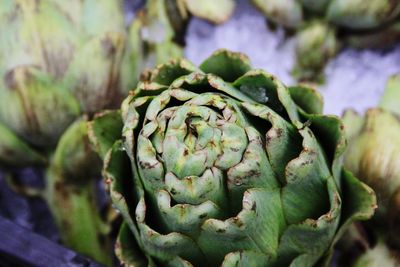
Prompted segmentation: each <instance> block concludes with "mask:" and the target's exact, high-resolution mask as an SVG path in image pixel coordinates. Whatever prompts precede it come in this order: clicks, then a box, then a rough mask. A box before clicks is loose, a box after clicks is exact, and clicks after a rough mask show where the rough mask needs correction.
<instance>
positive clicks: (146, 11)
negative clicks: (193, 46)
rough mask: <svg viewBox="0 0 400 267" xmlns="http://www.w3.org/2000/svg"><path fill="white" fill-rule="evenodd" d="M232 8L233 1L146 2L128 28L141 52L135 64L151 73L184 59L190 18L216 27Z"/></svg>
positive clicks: (174, 0) (183, 0) (226, 17)
mask: <svg viewBox="0 0 400 267" xmlns="http://www.w3.org/2000/svg"><path fill="white" fill-rule="evenodd" d="M234 8H235V1H234V0H219V1H214V0H203V1H196V0H147V1H146V5H145V7H144V8H143V10H141V11H140V12H138V14H137V17H136V18H135V19H134V21H133V23H132V25H133V27H131V34H130V35H131V36H133V37H132V38H131V39H135V41H134V42H135V44H136V49H137V50H139V51H140V52H139V53H138V54H139V55H140V57H139V58H138V59H136V60H137V62H138V63H137V64H139V65H141V66H142V68H150V69H151V68H153V67H155V65H157V64H160V63H163V62H166V61H167V60H169V59H171V58H176V57H181V56H183V45H184V43H185V33H186V29H187V26H188V23H189V21H190V18H191V17H192V16H196V17H199V18H202V19H206V20H208V21H210V22H212V23H215V24H219V23H222V22H224V21H226V20H227V19H228V18H229V17H230V16H231V15H232V13H233V11H234ZM137 36H140V38H137Z"/></svg>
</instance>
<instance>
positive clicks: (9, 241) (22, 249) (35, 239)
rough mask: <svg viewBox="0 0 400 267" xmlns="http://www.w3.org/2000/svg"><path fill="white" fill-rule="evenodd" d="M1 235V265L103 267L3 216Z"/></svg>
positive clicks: (0, 225) (0, 224)
mask: <svg viewBox="0 0 400 267" xmlns="http://www.w3.org/2000/svg"><path fill="white" fill-rule="evenodd" d="M0 233H1V242H0V266H4V267H8V266H27V267H31V266H32V267H42V266H47V267H52V266H54V267H78V266H79V267H81V266H82V267H83V266H85V267H100V266H101V265H99V264H97V263H94V262H92V261H90V260H88V259H86V258H84V257H83V256H81V255H79V254H77V253H76V252H74V251H72V250H69V249H66V248H64V247H62V246H60V245H58V244H57V243H54V242H52V241H50V240H48V239H46V238H45V237H43V236H41V235H38V234H35V233H33V232H32V231H30V230H29V229H25V228H23V227H20V226H18V225H17V224H15V223H13V222H11V221H9V220H7V219H5V218H3V217H0Z"/></svg>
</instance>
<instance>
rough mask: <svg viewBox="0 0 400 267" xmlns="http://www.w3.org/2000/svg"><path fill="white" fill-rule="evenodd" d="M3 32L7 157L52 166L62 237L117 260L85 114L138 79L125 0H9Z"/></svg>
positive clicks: (2, 121) (0, 145)
mask: <svg viewBox="0 0 400 267" xmlns="http://www.w3.org/2000/svg"><path fill="white" fill-rule="evenodd" d="M0 32H1V38H0V46H1V49H0V77H1V79H0V136H1V140H0V164H1V165H2V166H3V167H7V168H9V167H25V166H32V165H41V166H43V165H46V166H47V169H46V179H47V181H46V182H47V188H46V193H45V195H46V198H47V200H48V203H49V206H50V208H51V209H52V211H53V214H54V216H55V219H56V221H57V223H58V225H59V228H60V231H61V235H62V238H63V241H64V242H65V244H66V245H67V246H70V247H72V248H74V249H76V250H78V251H79V252H81V253H83V254H86V255H89V256H92V257H94V258H95V259H96V260H98V261H100V262H102V263H105V264H110V260H111V258H110V255H111V254H110V253H109V252H108V248H107V247H108V246H109V244H103V243H107V238H106V237H105V236H106V232H107V231H108V230H109V229H107V226H104V223H103V222H102V221H103V220H102V219H101V218H100V215H99V214H98V212H97V211H98V208H97V207H96V203H95V183H96V179H95V178H96V177H99V176H100V170H101V168H100V169H99V166H101V165H100V161H99V159H98V157H97V155H96V154H95V153H93V152H92V151H91V150H90V148H89V145H88V138H87V128H86V123H85V121H86V120H87V117H88V116H91V115H92V114H93V113H94V112H95V111H98V110H101V109H103V108H110V107H115V106H118V105H119V104H120V101H121V100H122V97H123V96H125V95H126V93H127V92H128V91H129V89H130V88H131V87H133V86H134V85H135V84H136V82H137V78H136V77H137V76H138V75H137V73H138V72H139V69H138V68H137V65H135V64H136V62H135V61H133V60H131V59H132V58H134V57H135V53H136V51H135V50H134V49H133V47H132V45H131V44H128V41H127V40H128V36H127V32H126V29H125V22H124V13H123V9H122V1H115V0H102V1H97V0H96V1H94V0H85V1H82V0H70V1H61V0H41V1H36V0H1V1H0ZM82 114H87V116H81V115H82ZM103 241H105V242H103ZM103 245H104V246H103ZM102 247H104V249H103V248H102Z"/></svg>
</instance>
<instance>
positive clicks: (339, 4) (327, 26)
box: [251, 0, 400, 81]
mask: <svg viewBox="0 0 400 267" xmlns="http://www.w3.org/2000/svg"><path fill="white" fill-rule="evenodd" d="M251 1H252V2H253V3H254V5H255V6H256V7H257V8H258V9H259V10H260V11H261V12H262V13H263V14H265V15H266V17H267V19H268V20H269V21H270V22H272V23H274V24H278V25H282V26H283V27H285V28H287V29H289V30H294V31H296V32H297V38H296V39H297V65H296V66H295V69H294V75H295V76H297V78H298V79H300V80H315V81H322V79H323V78H322V77H323V75H322V74H321V71H322V70H323V68H324V66H325V64H326V63H327V62H328V60H329V59H330V58H332V57H333V56H335V54H336V53H337V51H338V50H339V49H340V47H341V46H343V45H349V46H352V47H357V48H365V47H368V48H376V47H380V48H381V47H388V46H390V45H392V44H393V43H394V42H395V41H398V40H399V38H400V21H399V16H400V2H399V1H391V0H369V1H363V0H320V1H312V0H285V1H280V0H251Z"/></svg>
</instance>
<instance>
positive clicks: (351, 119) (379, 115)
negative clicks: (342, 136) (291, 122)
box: [343, 75, 400, 248]
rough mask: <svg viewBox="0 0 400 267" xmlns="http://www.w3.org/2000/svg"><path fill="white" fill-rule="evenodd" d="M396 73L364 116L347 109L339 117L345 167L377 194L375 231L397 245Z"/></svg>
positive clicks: (399, 93)
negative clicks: (344, 139) (343, 132)
mask: <svg viewBox="0 0 400 267" xmlns="http://www.w3.org/2000/svg"><path fill="white" fill-rule="evenodd" d="M399 99H400V76H399V75H395V76H393V77H391V78H390V79H389V81H388V83H387V87H386V89H385V93H384V94H383V97H382V99H381V101H380V103H379V105H378V107H376V108H371V109H369V110H367V112H366V113H365V116H364V117H363V116H361V115H359V114H357V113H356V112H354V111H352V110H349V111H346V112H345V114H344V116H343V121H344V123H345V126H346V135H347V136H348V140H349V146H348V149H347V151H346V154H345V166H346V167H347V168H348V169H349V170H350V171H352V172H353V173H354V174H355V175H357V176H358V177H360V179H361V180H363V181H364V182H365V183H367V184H368V185H370V186H371V187H372V188H374V190H375V191H376V194H377V200H378V206H379V208H378V209H377V212H376V215H375V216H374V218H373V219H372V220H371V224H372V228H373V229H374V230H375V231H376V233H375V234H377V235H378V236H383V237H382V238H383V239H385V240H386V241H387V242H389V243H390V244H391V245H394V246H395V247H397V248H399V247H400V239H399V238H398V233H399V231H400V202H399V199H400V198H399V197H400V193H399V192H400V153H399V150H400V142H399V136H400V122H399V116H400V105H399Z"/></svg>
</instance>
